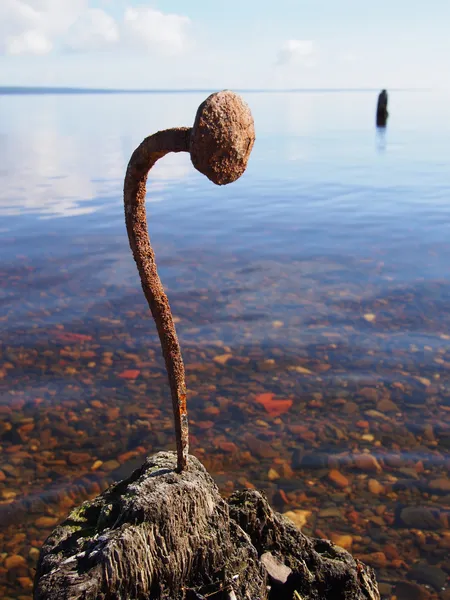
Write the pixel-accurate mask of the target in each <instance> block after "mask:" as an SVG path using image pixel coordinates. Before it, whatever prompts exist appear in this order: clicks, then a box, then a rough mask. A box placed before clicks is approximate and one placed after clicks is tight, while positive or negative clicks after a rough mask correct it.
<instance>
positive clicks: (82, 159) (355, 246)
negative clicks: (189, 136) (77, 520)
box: [0, 91, 450, 597]
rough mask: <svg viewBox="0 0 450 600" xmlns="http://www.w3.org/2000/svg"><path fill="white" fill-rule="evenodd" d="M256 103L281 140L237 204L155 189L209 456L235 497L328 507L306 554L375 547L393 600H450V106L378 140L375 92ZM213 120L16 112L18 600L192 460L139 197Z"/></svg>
mask: <svg viewBox="0 0 450 600" xmlns="http://www.w3.org/2000/svg"><path fill="white" fill-rule="evenodd" d="M244 97H245V99H246V100H247V102H248V103H249V105H250V107H251V110H252V112H253V115H254V118H255V127H256V134H257V140H256V143H255V147H254V150H253V154H252V156H251V159H250V163H249V166H248V169H247V171H246V173H245V174H244V176H243V177H242V178H241V179H240V180H239V181H237V182H236V183H234V184H232V185H229V186H224V187H216V186H214V185H213V184H212V183H210V182H209V181H208V180H207V179H206V178H204V177H203V176H201V175H200V174H199V173H197V172H196V171H195V170H194V169H193V167H192V165H191V164H190V159H189V156H188V155H187V154H177V155H171V156H168V157H166V158H164V159H163V160H162V161H160V162H159V163H158V164H157V165H156V166H155V167H154V169H153V170H152V172H151V176H150V179H149V183H148V196H147V197H148V204H147V209H148V220H149V228H150V235H151V240H152V244H153V247H154V249H155V253H156V257H157V262H158V266H159V272H160V276H161V279H162V281H163V283H164V285H165V287H166V290H167V292H168V296H169V300H170V303H171V306H172V310H173V313H174V315H175V317H176V322H177V330H178V334H179V338H180V342H181V345H182V349H183V353H184V358H185V363H186V370H187V383H188V388H189V391H190V393H189V409H190V412H189V414H190V418H191V446H192V447H191V450H192V453H194V454H196V455H197V456H198V457H199V458H200V459H201V460H202V461H203V462H204V464H205V465H206V466H207V467H208V468H209V470H210V472H211V473H212V474H213V476H215V478H216V480H217V481H218V484H219V485H220V487H221V489H222V491H223V492H224V493H229V492H230V491H231V490H232V489H234V488H239V487H244V486H252V485H255V486H257V487H259V488H262V489H264V490H265V491H266V493H267V494H268V496H269V498H270V499H271V500H272V502H273V503H274V505H275V506H276V508H277V509H278V510H280V511H281V512H285V511H287V510H292V509H294V510H295V509H301V510H308V511H311V516H310V517H309V519H308V522H307V524H306V526H305V528H304V529H305V531H306V532H307V533H310V534H311V533H313V534H314V535H317V536H322V535H324V536H331V537H332V539H334V540H337V541H338V542H339V539H340V538H339V536H340V535H344V534H345V535H351V536H352V538H351V549H352V551H353V553H354V554H355V555H357V556H362V557H363V559H364V560H366V561H367V562H371V563H372V564H374V566H375V567H376V568H377V572H378V576H379V580H380V581H381V582H382V583H383V585H384V588H383V591H384V593H385V595H386V597H389V595H390V594H393V593H394V591H395V582H396V581H398V580H399V579H406V580H408V581H410V580H411V581H418V582H419V583H420V584H423V585H428V586H429V588H430V590H434V591H435V592H438V591H440V590H441V589H442V588H443V587H445V586H446V584H447V581H446V578H447V576H448V574H449V573H450V569H449V566H448V561H447V560H446V555H447V553H448V552H449V548H450V530H449V515H450V480H449V470H450V380H449V376H448V367H449V366H450V344H449V341H450V310H449V301H450V219H449V217H450V202H449V200H450V170H449V168H448V157H449V156H450V102H449V100H450V98H449V97H448V96H446V95H442V94H440V95H439V94H432V93H428V92H427V93H425V92H423V93H419V92H414V93H413V92H401V91H398V92H392V93H391V94H390V106H389V109H390V115H391V116H390V119H389V122H388V127H387V129H386V130H376V128H375V125H374V120H375V119H374V117H375V105H376V93H375V94H374V93H373V92H359V93H356V92H354V93H349V92H341V93H319V92H314V93H290V94H284V93H283V94H281V93H270V94H269V93H267V94H263V93H261V94H250V93H248V94H244ZM203 98H204V95H198V94H164V95H161V94H149V95H117V96H115V95H112V96H109V95H104V96H102V95H85V96H84V95H77V96H71V95H63V96H52V95H42V96H0V235H1V246H0V251H1V257H2V260H1V264H0V281H1V284H0V285H1V287H0V328H1V332H2V336H1V348H0V385H1V388H0V390H1V394H0V411H1V412H0V418H1V422H0V439H1V442H2V444H1V449H0V596H1V597H18V596H26V595H27V594H28V595H29V594H30V589H29V588H30V577H32V570H30V569H32V567H33V564H34V561H35V555H36V551H35V550H32V548H38V547H39V544H40V543H41V542H42V541H43V539H45V537H46V536H47V535H48V533H49V532H50V530H51V522H52V519H53V520H54V522H55V523H56V522H57V521H59V520H61V519H62V518H63V517H64V516H65V514H67V512H68V510H69V509H70V507H71V506H73V505H74V504H76V503H79V502H80V501H81V500H82V499H84V498H86V497H89V496H92V495H95V494H96V493H98V492H99V491H100V489H102V488H104V487H105V486H106V485H107V484H108V483H109V482H110V481H112V480H113V479H117V478H118V477H120V476H124V475H125V474H126V473H127V472H129V471H130V470H131V469H132V468H133V465H135V464H137V463H139V461H141V460H142V456H143V455H144V454H145V453H151V452H154V451H157V450H160V449H165V448H173V442H174V440H173V433H172V425H171V408H170V400H169V393H168V387H167V383H166V378H165V373H164V368H163V364H162V361H161V359H160V356H159V354H160V350H159V345H158V340H157V337H156V334H155V330H154V325H153V322H152V320H151V319H150V317H149V316H148V308H147V307H146V305H145V301H144V299H143V296H142V292H141V289H140V284H139V280H138V275H137V272H136V268H135V265H134V263H133V260H132V258H131V254H130V250H129V247H128V240H127V236H126V231H125V226H124V219H123V206H122V185H123V176H124V173H125V169H126V165H127V162H128V159H129V157H130V155H131V153H132V151H133V150H134V148H135V147H136V146H137V145H138V144H139V142H140V141H141V140H142V138H143V137H145V136H146V135H149V134H150V133H153V132H155V131H157V130H158V129H164V128H168V127H174V126H180V125H191V124H192V122H193V118H194V115H195V111H196V108H197V106H198V105H199V103H200V102H201V101H202V100H203ZM269 393H272V394H273V397H269V400H270V402H269V403H268V404H267V402H266V406H265V404H264V402H265V401H266V400H267V398H268V396H267V395H266V396H261V394H269ZM277 400H291V401H292V405H290V406H289V403H285V404H284V405H283V406H284V407H285V410H281V412H280V411H278V412H277V409H276V408H275V409H274V408H273V406H275V407H276V401H277ZM361 453H366V454H368V455H369V459H367V460H366V461H365V462H364V461H361V460H358V457H360V455H361ZM333 469H334V471H339V472H340V473H341V475H343V477H344V482H343V483H342V480H341V484H339V483H337V482H336V481H334V479H333V475H332V474H330V472H331V473H333ZM274 473H275V474H274ZM345 478H346V480H347V485H345ZM373 481H375V482H376V483H377V484H380V485H379V487H376V485H375V484H374V483H373ZM280 490H281V494H280ZM42 500H43V501H42ZM417 506H418V507H421V508H422V509H423V510H422V512H420V511H419V516H417V515H415V516H414V515H413V517H411V515H409V513H408V512H405V508H406V509H407V508H408V507H417ZM327 509H333V510H331V511H330V510H328V512H327ZM355 515H356V516H355ZM43 516H44V517H48V519H50V520H47V521H45V520H44V521H42V517H43ZM414 519H416V520H415V521H414ZM433 519H434V520H433ZM347 543H348V539H347ZM30 549H31V550H30ZM2 553H3V554H2ZM375 553H378V554H377V555H376V556H375ZM379 553H381V554H382V555H383V556H384V559H383V558H380V555H379ZM9 555H20V556H23V557H24V558H25V563H24V564H23V565H19V566H17V565H16V566H15V567H14V568H12V567H10V566H8V565H10V563H7V562H6V561H7V559H8V557H9ZM377 563H378V564H377ZM414 569H415V570H414ZM433 569H434V570H433ZM27 579H28V581H27Z"/></svg>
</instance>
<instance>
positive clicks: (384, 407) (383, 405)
mask: <svg viewBox="0 0 450 600" xmlns="http://www.w3.org/2000/svg"><path fill="white" fill-rule="evenodd" d="M377 410H379V411H380V412H382V413H385V412H399V408H398V406H397V405H396V404H395V402H392V400H389V399H388V398H382V399H381V400H380V401H379V402H378V403H377Z"/></svg>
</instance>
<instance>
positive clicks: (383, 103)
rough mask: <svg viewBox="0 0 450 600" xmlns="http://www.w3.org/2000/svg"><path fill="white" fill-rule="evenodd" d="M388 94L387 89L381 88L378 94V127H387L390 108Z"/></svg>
mask: <svg viewBox="0 0 450 600" xmlns="http://www.w3.org/2000/svg"><path fill="white" fill-rule="evenodd" d="M387 105H388V95H387V91H386V90H381V92H380V93H379V95H378V103H377V127H386V122H387V118H388V116H389V113H388V109H387Z"/></svg>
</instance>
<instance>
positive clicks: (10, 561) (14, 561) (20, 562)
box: [4, 554, 27, 571]
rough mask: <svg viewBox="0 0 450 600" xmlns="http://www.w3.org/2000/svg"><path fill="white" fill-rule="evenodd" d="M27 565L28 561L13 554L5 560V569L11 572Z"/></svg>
mask: <svg viewBox="0 0 450 600" xmlns="http://www.w3.org/2000/svg"><path fill="white" fill-rule="evenodd" d="M26 564H27V561H26V560H25V559H24V557H23V556H20V554H11V555H10V556H8V557H7V558H6V559H5V562H4V565H5V569H6V570H7V571H9V570H10V569H15V568H17V567H24V566H25V565H26Z"/></svg>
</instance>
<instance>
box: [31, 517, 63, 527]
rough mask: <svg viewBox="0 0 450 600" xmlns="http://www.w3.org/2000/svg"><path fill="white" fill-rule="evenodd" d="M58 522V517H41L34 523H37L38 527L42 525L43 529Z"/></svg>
mask: <svg viewBox="0 0 450 600" xmlns="http://www.w3.org/2000/svg"><path fill="white" fill-rule="evenodd" d="M57 522H58V518H57V517H39V518H38V519H36V521H35V522H34V524H35V525H36V527H42V528H43V529H46V528H48V527H53V526H54V525H56V523H57Z"/></svg>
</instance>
